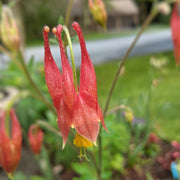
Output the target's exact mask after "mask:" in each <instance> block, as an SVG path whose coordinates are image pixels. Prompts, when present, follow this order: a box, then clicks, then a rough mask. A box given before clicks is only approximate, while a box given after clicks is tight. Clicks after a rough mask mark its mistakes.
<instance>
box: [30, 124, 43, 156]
mask: <svg viewBox="0 0 180 180" xmlns="http://www.w3.org/2000/svg"><path fill="white" fill-rule="evenodd" d="M28 137H29V143H30V146H31V149H32V151H33V153H34V154H39V153H40V151H41V146H42V142H43V131H42V130H41V129H40V127H39V126H38V125H31V126H30V128H29V132H28Z"/></svg>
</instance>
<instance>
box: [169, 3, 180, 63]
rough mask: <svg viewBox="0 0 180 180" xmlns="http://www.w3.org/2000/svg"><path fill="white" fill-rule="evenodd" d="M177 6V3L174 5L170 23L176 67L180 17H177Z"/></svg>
mask: <svg viewBox="0 0 180 180" xmlns="http://www.w3.org/2000/svg"><path fill="white" fill-rule="evenodd" d="M178 5H179V4H178V3H176V4H175V5H174V8H173V12H172V16H171V22H170V23H171V33H172V40H173V44H174V56H175V60H176V65H179V64H180V34H179V32H180V15H178Z"/></svg>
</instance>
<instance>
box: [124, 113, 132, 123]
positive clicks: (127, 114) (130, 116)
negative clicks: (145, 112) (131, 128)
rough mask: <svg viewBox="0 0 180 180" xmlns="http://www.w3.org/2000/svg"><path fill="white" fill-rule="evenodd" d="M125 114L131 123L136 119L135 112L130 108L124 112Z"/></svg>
mask: <svg viewBox="0 0 180 180" xmlns="http://www.w3.org/2000/svg"><path fill="white" fill-rule="evenodd" d="M124 115H125V118H126V121H128V122H129V123H132V121H133V119H134V116H133V113H132V112H131V111H130V110H126V111H125V112H124Z"/></svg>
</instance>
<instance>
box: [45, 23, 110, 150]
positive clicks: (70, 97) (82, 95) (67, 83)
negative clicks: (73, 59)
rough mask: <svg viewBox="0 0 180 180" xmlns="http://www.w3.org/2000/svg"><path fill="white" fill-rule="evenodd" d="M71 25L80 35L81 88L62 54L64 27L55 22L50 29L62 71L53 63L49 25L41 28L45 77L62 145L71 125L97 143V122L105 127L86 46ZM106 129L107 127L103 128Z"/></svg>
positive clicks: (75, 24) (74, 26) (78, 28)
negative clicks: (51, 29)
mask: <svg viewBox="0 0 180 180" xmlns="http://www.w3.org/2000/svg"><path fill="white" fill-rule="evenodd" d="M73 28H74V29H75V31H76V32H77V34H78V36H79V41H80V46H81V57H82V59H81V70H80V87H79V88H78V90H77V91H76V89H75V86H74V82H73V72H72V69H71V66H70V64H69V62H68V60H67V57H66V55H65V51H64V46H63V42H62V38H61V32H62V30H63V27H62V26H61V25H58V26H57V28H54V29H53V33H54V34H56V36H57V38H58V41H59V46H60V52H61V63H62V74H61V73H60V71H59V69H58V67H57V66H56V64H55V62H54V59H53V57H52V54H51V51H50V48H49V42H48V32H49V28H48V27H47V26H45V27H44V31H43V34H44V48H45V77H46V84H47V86H48V89H49V93H50V95H51V97H52V100H53V104H54V106H55V108H56V111H57V115H58V126H59V129H60V131H61V133H62V136H63V146H64V145H65V143H66V141H67V137H68V134H69V130H70V127H74V128H75V129H76V131H77V133H78V134H80V136H78V137H81V136H82V137H84V138H85V139H87V140H89V141H91V142H92V143H95V142H96V139H97V136H98V132H99V121H101V122H102V125H103V126H104V128H105V129H106V126H105V123H104V119H103V114H102V111H101V108H100V106H99V104H98V101H97V85H96V74H95V71H94V67H93V64H92V62H91V60H90V57H89V54H88V52H87V49H86V45H85V41H84V38H83V34H82V31H81V29H80V26H79V24H78V23H76V22H74V23H73ZM106 130H107V129H106Z"/></svg>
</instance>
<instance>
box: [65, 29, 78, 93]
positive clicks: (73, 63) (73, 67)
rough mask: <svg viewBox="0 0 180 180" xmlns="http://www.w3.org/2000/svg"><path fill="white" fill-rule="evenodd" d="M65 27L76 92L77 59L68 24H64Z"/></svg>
mask: <svg viewBox="0 0 180 180" xmlns="http://www.w3.org/2000/svg"><path fill="white" fill-rule="evenodd" d="M63 29H64V31H65V33H66V37H67V40H68V44H69V49H70V54H71V62H72V69H73V78H74V86H75V89H76V92H78V88H77V75H76V66H75V60H74V55H73V49H72V42H71V38H70V34H69V31H68V29H67V27H66V26H63Z"/></svg>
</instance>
